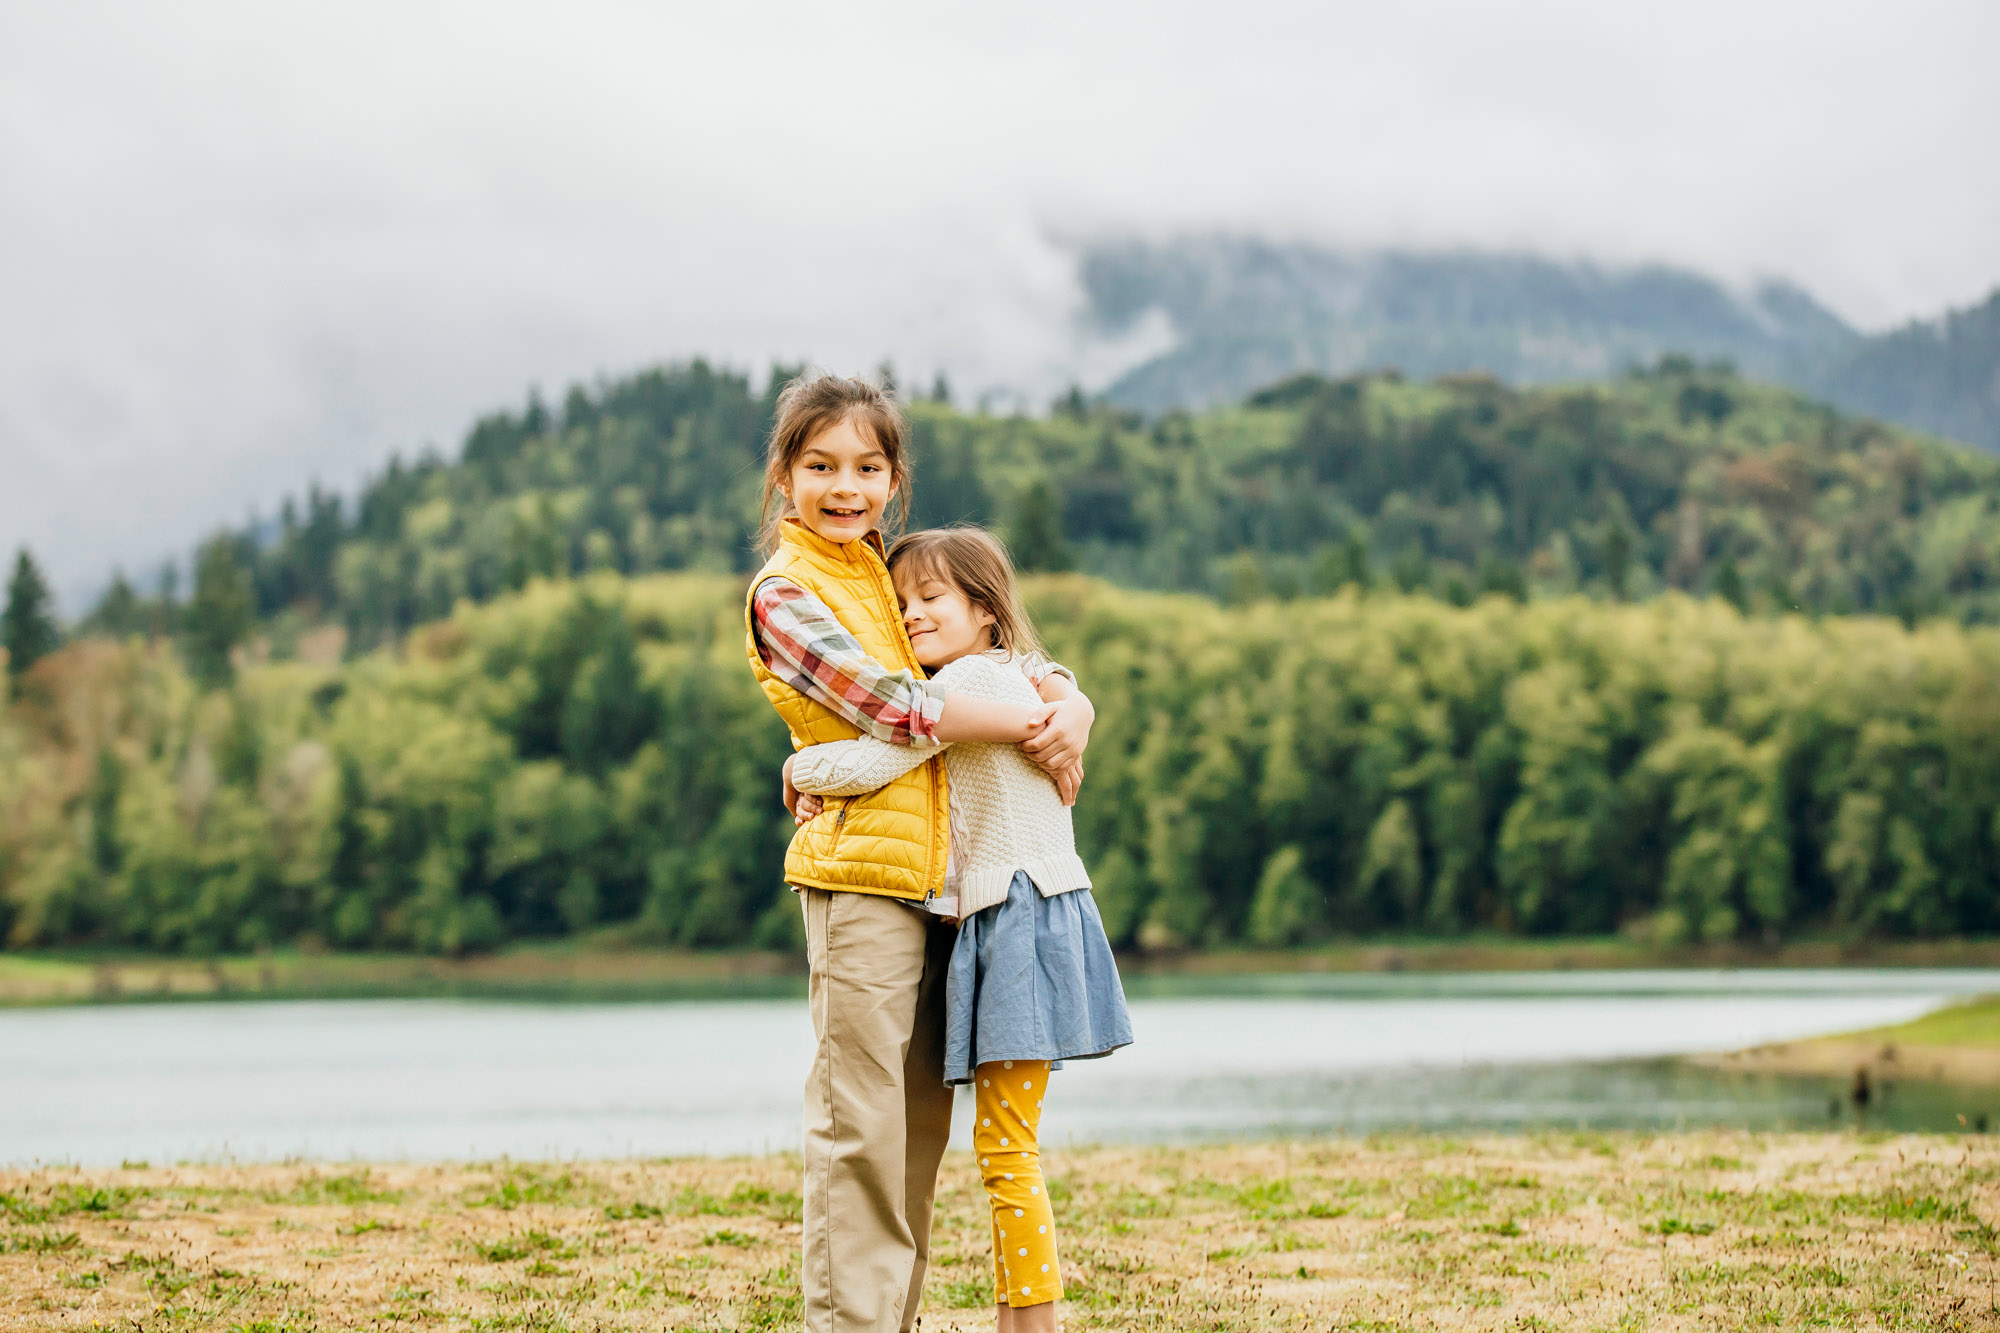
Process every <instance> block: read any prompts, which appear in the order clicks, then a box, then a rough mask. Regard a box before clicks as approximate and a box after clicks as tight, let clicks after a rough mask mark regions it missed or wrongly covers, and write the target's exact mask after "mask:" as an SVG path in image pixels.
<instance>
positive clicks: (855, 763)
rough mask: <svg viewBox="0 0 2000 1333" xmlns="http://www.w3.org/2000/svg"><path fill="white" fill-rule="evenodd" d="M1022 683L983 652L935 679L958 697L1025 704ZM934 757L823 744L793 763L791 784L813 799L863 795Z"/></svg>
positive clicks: (867, 743)
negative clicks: (1010, 685)
mask: <svg viewBox="0 0 2000 1333" xmlns="http://www.w3.org/2000/svg"><path fill="white" fill-rule="evenodd" d="M1010 676H1011V677H1012V681H1011V682H1010V680H1009V677H1010ZM1022 679H1023V677H1022V675H1021V673H1020V672H1019V671H1018V670H1016V669H1015V668H1013V667H1008V666H1002V665H1001V664H1000V663H998V662H996V661H994V660H993V659H992V658H990V657H987V656H986V655H985V654H983V653H967V654H966V655H965V656H964V657H961V658H959V659H958V660H957V661H955V662H948V663H946V664H945V665H944V666H942V667H940V668H938V670H937V672H936V674H934V675H933V676H932V677H931V680H932V681H933V682H934V683H935V684H937V685H938V686H939V687H940V688H941V689H944V690H949V691H951V692H953V693H955V694H965V695H969V696H971V697H973V698H978V699H996V700H999V701H1001V702H1012V703H1019V702H1022V699H1021V695H1020V685H1019V682H1020V681H1021V680H1022ZM1010 683H1012V684H1013V685H1014V688H1013V689H1012V690H1009V688H1008V686H1009V684H1010ZM936 753H937V750H936V749H914V748H912V747H911V746H908V745H891V744H889V743H888V742H887V741H878V740H876V739H875V738H874V737H872V736H862V737H859V738H858V739H855V740H851V741H825V742H823V743H821V744H819V745H808V746H806V747H805V748H804V749H802V750H800V751H799V752H798V755H797V757H795V758H794V759H793V761H792V785H793V786H794V787H797V788H798V789H799V790H800V791H802V792H809V793H811V794H812V795H814V796H859V795H860V794H861V793H863V792H869V791H874V790H875V789H876V788H877V787H882V786H886V785H887V784H889V783H891V782H894V781H895V780H896V779H897V778H899V777H901V776H903V774H905V773H907V772H909V771H910V770H911V769H913V768H915V767H916V766H917V765H918V764H921V763H923V762H924V761H925V760H926V759H929V758H930V757H931V756H932V755H934V754H936Z"/></svg>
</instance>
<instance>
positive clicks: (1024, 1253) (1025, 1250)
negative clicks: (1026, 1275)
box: [1021, 1245, 1028, 1259]
mask: <svg viewBox="0 0 2000 1333" xmlns="http://www.w3.org/2000/svg"><path fill="white" fill-rule="evenodd" d="M1021 1257H1022V1258H1023V1259H1025V1258H1027V1257H1028V1247H1027V1246H1025V1245H1023V1246H1022V1247H1021Z"/></svg>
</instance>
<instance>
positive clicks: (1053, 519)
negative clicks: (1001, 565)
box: [1007, 481, 1073, 574]
mask: <svg viewBox="0 0 2000 1333" xmlns="http://www.w3.org/2000/svg"><path fill="white" fill-rule="evenodd" d="M1007 545H1008V547H1009V549H1010V550H1011V551H1012V553H1013V556H1014V564H1015V566H1016V567H1017V568H1019V569H1020V570H1021V572H1022V573H1024V574H1060V573H1062V572H1064V571H1066V570H1068V569H1070V568H1072V567H1073V562H1072V561H1071V559H1070V553H1069V547H1068V546H1067V545H1066V544H1065V543H1064V541H1063V530H1062V507H1061V506H1060V505H1058V504H1057V503H1056V496H1055V491H1054V489H1053V488H1052V487H1051V486H1050V485H1049V483H1048V482H1047V481H1037V482H1036V483H1035V484H1034V485H1032V486H1030V487H1028V489H1027V490H1026V491H1024V492H1022V494H1021V499H1020V501H1019V502H1018V503H1017V504H1016V505H1015V507H1014V522H1013V524H1012V525H1011V527H1010V529H1009V531H1008V534H1007Z"/></svg>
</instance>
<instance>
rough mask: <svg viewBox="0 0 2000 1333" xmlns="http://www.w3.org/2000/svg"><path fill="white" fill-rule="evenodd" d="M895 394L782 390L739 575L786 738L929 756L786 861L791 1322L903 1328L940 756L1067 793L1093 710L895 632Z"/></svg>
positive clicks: (925, 1130) (899, 438)
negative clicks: (935, 656)
mask: <svg viewBox="0 0 2000 1333" xmlns="http://www.w3.org/2000/svg"><path fill="white" fill-rule="evenodd" d="M909 481H910V479H909V467H908V463H907V460H906V458H905V453H904V447H903V421H902V417H901V414H900V412H899V411H898V410H897V408H896V405H895V403H894V401H893V400H892V399H891V398H890V397H889V396H888V395H887V394H886V393H884V392H882V391H881V390H879V389H877V388H875V387H874V386H873V385H870V384H867V383H865V382H863V381H861V380H855V379H844V378H839V377H835V376H818V377H814V378H805V379H799V380H795V381H793V382H792V383H791V384H789V385H787V386H786V387H785V390H784V392H783V393H782V394H780V396H779V398H778V404H777V416H776V421H775V423H774V425H773V427H772V431H771V440H770V445H769V448H768V450H767V453H766V472H765V501H766V512H767V513H768V512H771V510H772V507H773V501H774V499H776V498H777V497H782V504H781V505H779V506H778V507H777V522H776V523H775V524H773V526H772V529H771V533H770V545H771V546H772V548H773V552H772V555H771V558H770V559H769V561H767V562H766V564H765V565H764V567H763V569H762V570H760V571H759V572H758V574H757V576H756V577H755V578H754V579H752V580H751V585H750V591H749V604H748V608H747V622H748V630H749V635H748V654H749V659H750V665H751V669H752V670H753V671H754V672H755V673H756V676H757V681H758V684H759V685H760V686H761V687H762V688H763V691H764V694H765V697H766V698H768V699H769V700H770V701H771V703H772V705H773V706H774V707H775V708H776V709H777V710H778V713H779V715H780V716H781V717H783V718H784V720H785V724H786V725H787V726H788V727H789V728H790V729H791V734H792V744H793V747H794V748H795V749H797V748H802V747H804V746H807V745H811V744H816V743H821V742H826V741H839V740H853V739H856V738H858V737H861V736H864V735H865V736H872V737H874V738H875V739H878V740H882V741H887V742H889V743H892V744H896V745H903V746H909V747H911V748H912V751H913V752H916V751H923V752H925V762H923V763H921V764H918V765H917V766H915V767H913V768H911V769H910V770H909V771H908V772H906V773H904V774H902V775H901V776H899V777H898V778H896V779H895V780H894V781H893V782H890V783H888V784H886V785H884V786H882V787H880V788H879V789H877V790H874V791H870V792H868V793H866V794H863V795H857V796H854V797H852V798H848V799H844V800H840V801H833V802H829V803H828V806H827V808H826V809H825V810H824V811H823V812H821V813H820V814H819V815H818V816H817V817H815V818H813V819H811V820H809V821H807V822H806V823H804V824H802V825H801V826H800V827H799V829H798V831H797V832H796V834H795V835H794V836H793V839H792V844H791V847H790V848H789V850H788V851H787V852H786V855H785V878H786V880H787V881H788V882H789V883H790V884H792V885H793V886H794V887H795V888H797V889H798V890H799V891H800V895H801V898H802V905H803V908H804V912H805V926H806V953H807V959H808V962H809V964H810V967H811V981H810V991H809V993H810V1003H811V1008H812V1018H813V1030H814V1033H815V1034H816V1036H817V1038H818V1047H817V1050H816V1052H815V1055H814V1058H813V1066H812V1071H811V1073H810V1075H809V1077H808V1078H807V1081H806V1098H805V1181H804V1189H803V1191H802V1194H803V1202H804V1213H805V1227H804V1232H805V1235H804V1254H803V1262H802V1264H801V1268H800V1276H801V1281H802V1285H803V1288H804V1294H805V1326H806V1329H807V1330H808V1331H809V1333H860V1331H861V1330H867V1331H868V1333H891V1331H892V1330H903V1331H904V1333H907V1331H908V1330H910V1329H911V1328H912V1327H913V1326H914V1324H915V1321H916V1315H917V1307H918V1302H919V1297H920V1294H921V1292H922V1289H923V1281H924V1274H925V1270H926V1268H927V1266H928V1260H929V1251H930V1229H931V1200H932V1195H933V1193H934V1191H935V1188H936V1182H937V1168H938V1163H939V1161H940V1160H941V1159H942V1157H943V1155H944V1148H945V1142H946V1140H947V1138H948V1137H949V1135H950V1129H951V1089H950V1088H949V1087H948V1086H946V1084H945V1082H944V1021H945V984H946V975H945V974H946V968H947V966H948V964H949V962H950V958H951V949H952V943H953V938H954V934H955V932H953V931H952V930H951V928H950V927H949V926H947V925H944V924H943V923H942V920H941V918H940V917H938V916H937V915H936V914H934V913H930V912H927V911H925V910H923V907H924V903H925V902H926V900H930V899H934V898H935V897H936V895H937V894H938V892H939V891H940V890H941V889H942V888H943V886H944V878H945V866H946V858H947V855H948V848H949V820H948V814H947V804H946V802H947V792H946V785H945V784H946V779H945V772H944V766H943V764H942V763H940V762H938V760H937V759H936V753H937V750H938V747H939V746H941V745H943V744H945V743H947V742H953V741H989V742H1009V743H1016V744H1019V745H1021V747H1022V749H1023V751H1024V753H1026V754H1029V755H1030V756H1031V757H1032V758H1033V760H1034V762H1035V763H1037V764H1038V765H1040V766H1041V767H1042V768H1043V769H1044V770H1045V771H1046V772H1048V773H1050V774H1051V776H1053V777H1055V778H1056V779H1057V780H1058V784H1059V786H1060V787H1061V789H1062V790H1063V792H1064V799H1066V800H1067V799H1074V795H1075V791H1076V786H1077V783H1078V782H1079V781H1080V779H1081V767H1080V764H1079V760H1080V759H1081V756H1082V754H1083V750H1084V747H1085V746H1086V745H1087V744H1088V742H1089V734H1090V724H1091V721H1092V719H1093V716H1094V714H1093V712H1092V710H1091V707H1090V703H1089V701H1088V700H1087V699H1085V698H1084V697H1083V696H1082V695H1081V694H1079V693H1078V692H1077V691H1076V689H1075V685H1074V682H1073V681H1071V680H1070V678H1069V677H1068V676H1067V674H1066V673H1063V672H1061V671H1059V670H1056V669H1053V668H1052V669H1050V670H1048V671H1046V672H1045V673H1043V674H1042V675H1040V676H1039V677H1038V678H1037V680H1036V689H1037V691H1038V698H1039V700H1041V701H1040V702H1036V703H1033V704H1029V703H1026V702H1012V701H1006V702H1003V701H996V700H991V699H982V698H976V697H972V696H969V695H966V694H963V693H960V692H951V691H947V690H945V689H944V688H943V687H941V686H939V685H938V684H937V683H936V682H935V681H931V680H928V679H926V677H925V675H924V671H923V669H922V667H921V666H919V665H918V662H917V659H916V656H915V653H914V651H913V650H912V648H911V646H910V640H909V636H908V635H907V634H906V633H905V632H904V629H903V623H902V618H901V615H900V613H899V610H898V607H897V603H896V593H895V588H894V586H893V585H892V584H891V582H890V579H889V571H888V567H887V565H886V563H885V560H884V550H883V545H882V539H881V536H880V534H879V531H878V529H879V528H880V527H881V526H882V525H883V522H884V520H885V518H889V517H892V516H893V514H894V513H896V512H897V511H900V510H902V509H905V508H906V507H907V500H908V494H909Z"/></svg>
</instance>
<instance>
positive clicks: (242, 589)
mask: <svg viewBox="0 0 2000 1333" xmlns="http://www.w3.org/2000/svg"><path fill="white" fill-rule="evenodd" d="M254 614H255V607H254V603H253V601H252V597H251V588H250V575H249V574H248V573H247V572H246V571H245V570H244V569H243V568H242V567H241V566H239V565H238V564H237V563H236V552H235V549H234V543H233V542H231V541H230V540H229V538H228V537H215V538H212V539H210V540H209V541H208V543H207V544H205V545H204V546H203V547H202V548H201V551H200V553H199V554H198V555H197V557H196V560H195V571H194V596H193V597H192V598H191V599H189V601H188V608H187V653H188V666H189V668H190V669H191V670H192V671H193V672H194V676H195V679H196V680H198V681H200V682H201V684H202V685H203V686H205V687H207V688H211V689H213V688H215V687H218V686H223V685H227V684H229V682H230V681H231V680H233V679H235V675H236V671H235V667H234V665H233V664H232V663H231V662H230V658H229V655H230V652H231V650H232V649H234V648H235V647H236V645H237V644H239V643H241V642H242V641H243V638H244V636H245V635H247V634H248V633H249V632H250V625H251V622H252V619H253V617H254Z"/></svg>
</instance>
